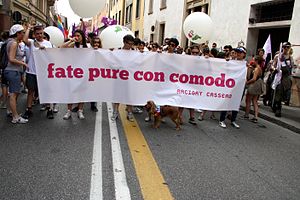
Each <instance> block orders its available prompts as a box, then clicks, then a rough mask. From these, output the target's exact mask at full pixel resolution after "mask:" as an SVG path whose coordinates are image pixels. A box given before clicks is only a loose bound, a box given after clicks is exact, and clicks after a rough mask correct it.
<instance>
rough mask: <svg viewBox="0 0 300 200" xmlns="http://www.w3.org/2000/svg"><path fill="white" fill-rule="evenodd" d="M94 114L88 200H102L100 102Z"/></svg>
mask: <svg viewBox="0 0 300 200" xmlns="http://www.w3.org/2000/svg"><path fill="white" fill-rule="evenodd" d="M97 105H98V110H99V111H98V112H97V114H96V122H95V134H94V149H93V163H92V177H91V190H90V200H102V199H103V193H102V102H98V104H97Z"/></svg>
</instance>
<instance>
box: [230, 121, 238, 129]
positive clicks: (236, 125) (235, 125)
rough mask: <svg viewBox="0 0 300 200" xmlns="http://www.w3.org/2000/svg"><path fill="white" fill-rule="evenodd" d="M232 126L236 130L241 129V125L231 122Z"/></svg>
mask: <svg viewBox="0 0 300 200" xmlns="http://www.w3.org/2000/svg"><path fill="white" fill-rule="evenodd" d="M231 125H232V126H233V127H235V128H240V125H238V124H237V123H236V122H231Z"/></svg>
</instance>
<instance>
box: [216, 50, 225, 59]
mask: <svg viewBox="0 0 300 200" xmlns="http://www.w3.org/2000/svg"><path fill="white" fill-rule="evenodd" d="M216 57H217V58H225V57H226V53H224V52H222V51H220V52H218V54H217V56H216Z"/></svg>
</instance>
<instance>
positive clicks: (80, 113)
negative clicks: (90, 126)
mask: <svg viewBox="0 0 300 200" xmlns="http://www.w3.org/2000/svg"><path fill="white" fill-rule="evenodd" d="M77 114H78V118H79V119H84V115H83V110H78V112H77Z"/></svg>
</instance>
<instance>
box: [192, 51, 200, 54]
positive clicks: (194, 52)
mask: <svg viewBox="0 0 300 200" xmlns="http://www.w3.org/2000/svg"><path fill="white" fill-rule="evenodd" d="M191 54H199V51H197V52H196V51H192V52H191Z"/></svg>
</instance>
